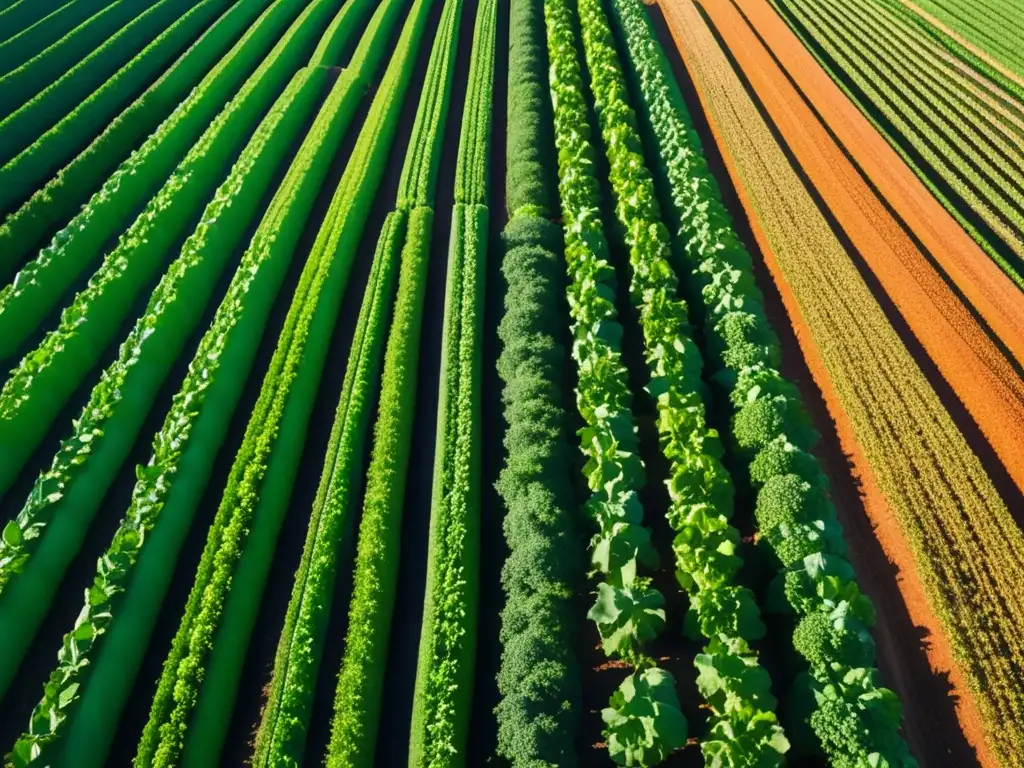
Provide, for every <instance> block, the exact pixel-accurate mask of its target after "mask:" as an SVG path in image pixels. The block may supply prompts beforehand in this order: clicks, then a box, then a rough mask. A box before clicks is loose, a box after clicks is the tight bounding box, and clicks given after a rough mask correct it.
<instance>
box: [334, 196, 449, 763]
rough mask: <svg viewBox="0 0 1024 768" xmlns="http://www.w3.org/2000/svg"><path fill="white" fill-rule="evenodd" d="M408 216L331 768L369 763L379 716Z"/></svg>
mask: <svg viewBox="0 0 1024 768" xmlns="http://www.w3.org/2000/svg"><path fill="white" fill-rule="evenodd" d="M392 215H393V216H403V217H404V216H405V213H404V212H401V213H395V214H392ZM408 221H409V226H408V234H406V233H405V232H404V231H403V232H402V235H403V237H402V238H401V239H399V238H397V237H394V236H392V238H391V241H390V247H392V248H394V247H401V274H400V276H399V282H398V297H397V299H396V301H395V313H394V319H393V321H392V323H391V330H390V331H389V332H388V339H387V350H386V352H385V355H384V375H383V378H382V380H381V393H380V406H379V408H378V409H377V410H378V414H379V416H378V418H377V424H376V426H375V427H374V443H373V453H372V456H371V458H370V466H369V469H368V471H367V477H366V492H365V494H364V498H363V515H362V520H361V522H360V524H359V549H358V552H357V553H356V565H355V576H354V579H353V582H354V585H353V590H352V601H351V603H350V604H349V619H348V632H347V634H346V636H345V655H344V657H343V659H342V663H341V672H340V673H339V675H338V685H337V688H336V691H335V697H334V718H333V721H332V725H331V740H330V744H329V745H328V748H327V760H326V762H327V765H328V766H331V768H353V767H355V766H365V767H366V768H369V766H372V765H374V746H375V745H376V740H377V731H378V726H379V722H380V716H381V711H380V707H381V700H382V698H383V689H384V672H385V667H386V665H387V650H388V637H389V635H390V631H391V617H392V614H393V611H394V605H395V591H396V589H397V581H398V566H399V562H400V559H401V557H400V552H399V546H400V543H401V529H402V525H401V522H402V505H403V503H404V498H405V480H406V470H407V467H408V463H409V451H410V448H411V445H412V425H413V417H414V415H415V408H416V381H417V379H416V371H417V366H418V362H419V340H420V329H421V327H422V315H423V301H424V296H425V294H426V283H427V275H426V271H427V265H428V262H429V257H430V238H431V231H432V228H433V221H434V213H433V211H432V210H431V209H430V208H414V209H413V210H412V211H411V212H410V213H409V214H408Z"/></svg>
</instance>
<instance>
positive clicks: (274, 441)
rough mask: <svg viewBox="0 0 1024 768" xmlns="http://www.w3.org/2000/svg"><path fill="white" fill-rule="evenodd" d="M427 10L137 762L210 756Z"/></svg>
mask: <svg viewBox="0 0 1024 768" xmlns="http://www.w3.org/2000/svg"><path fill="white" fill-rule="evenodd" d="M428 10H429V3H427V2H423V0H418V2H417V3H416V4H415V5H414V6H413V10H412V12H411V15H410V17H409V20H408V21H407V22H406V25H405V27H404V29H403V32H402V35H401V37H400V39H399V41H398V45H397V47H396V49H395V55H394V56H393V58H392V59H391V63H390V64H389V65H388V68H387V71H386V72H385V75H384V78H383V80H382V82H381V85H380V88H379V90H378V91H377V94H376V96H375V97H374V100H373V103H372V105H371V107H370V111H369V114H368V115H367V118H366V121H365V123H364V124H363V128H362V130H361V132H360V134H359V138H358V139H357V140H356V144H355V147H354V148H353V151H352V155H351V157H350V160H349V163H348V165H347V167H346V169H345V172H344V174H343V175H342V178H341V180H340V181H339V183H338V187H337V190H336V192H335V194H334V197H333V199H332V201H331V204H330V207H329V209H328V211H327V215H326V217H325V219H324V223H323V225H322V226H321V228H320V231H319V233H318V235H317V238H316V241H315V242H314V244H313V249H312V251H311V253H310V256H309V258H308V260H307V262H306V265H305V268H304V270H303V273H302V276H301V278H300V281H299V285H298V287H297V288H296V291H295V294H294V297H293V300H292V304H291V307H290V309H289V312H288V316H287V318H286V320H285V325H284V328H283V329H282V332H281V335H280V337H279V339H278V344H277V347H276V349H275V352H274V357H273V359H272V361H271V364H270V367H269V370H268V371H267V374H266V376H265V377H264V380H263V387H262V389H261V391H260V396H259V399H258V401H257V403H256V406H255V408H254V409H253V414H252V417H251V418H250V421H249V425H248V427H247V429H246V434H245V437H244V439H243V442H242V446H241V448H240V449H239V451H238V454H237V455H236V457H235V462H234V465H233V466H232V469H231V473H230V476H229V478H228V484H227V487H226V489H225V491H224V494H223V497H222V501H221V505H220V507H219V509H218V511H217V515H216V518H215V520H214V524H213V526H212V527H211V529H210V533H209V536H208V538H207V544H206V548H205V550H204V552H203V556H202V559H201V561H200V566H199V572H198V574H197V576H196V581H195V584H194V586H193V590H192V594H191V595H190V597H189V601H188V605H187V606H186V612H185V616H184V617H183V619H182V622H181V624H180V626H179V629H178V634H177V635H176V637H175V639H174V642H173V645H172V648H171V653H170V654H169V656H168V658H167V660H166V661H165V664H164V672H163V675H162V676H161V679H160V682H159V685H158V688H157V693H156V696H155V698H154V702H153V707H152V710H151V712H150V718H149V722H148V723H147V725H146V728H145V730H144V732H143V738H142V742H141V744H140V746H139V753H138V755H137V756H136V765H138V766H147V767H148V766H152V765H158V766H162V765H173V764H176V763H177V762H179V761H180V760H183V761H184V762H186V763H192V764H210V763H211V762H216V760H217V757H218V754H219V751H220V747H221V744H222V741H223V737H224V730H225V724H226V721H227V719H228V718H229V717H230V712H231V710H232V709H233V705H234V697H235V693H236V691H237V685H238V679H239V675H240V674H241V666H242V661H243V658H244V655H245V654H244V652H243V651H244V649H245V648H246V647H247V645H248V642H249V639H250V636H251V632H252V627H253V623H254V622H255V618H256V612H257V610H258V607H259V603H260V598H261V596H262V592H263V588H264V586H265V584H266V578H267V572H268V569H269V565H270V561H271V560H272V558H273V552H274V547H275V543H276V539H277V533H278V531H279V529H280V525H281V522H282V517H283V514H284V511H285V510H286V508H287V501H288V497H289V495H290V491H291V487H292V484H293V482H294V479H295V473H296V471H297V465H298V461H299V458H300V456H301V454H302V445H303V443H304V441H305V436H306V430H307V427H308V423H309V415H310V410H311V408H312V403H313V400H314V398H315V393H316V389H317V386H318V383H319V378H320V373H321V370H322V368H323V362H324V358H325V356H326V354H327V348H328V345H329V341H330V336H331V330H332V329H333V327H334V323H335V319H336V317H337V312H338V306H339V303H340V299H341V295H342V294H343V292H344V288H345V285H346V283H347V280H348V275H349V273H350V270H351V266H352V263H353V260H354V256H355V252H356V249H357V248H358V244H359V240H360V238H361V236H362V231H363V228H364V227H365V224H366V218H367V216H368V214H369V209H370V206H371V203H372V200H373V197H374V196H375V194H376V191H377V189H378V187H379V185H380V182H381V181H382V178H383V173H384V169H385V167H386V166H387V158H388V155H389V153H390V150H391V147H392V144H393V140H394V135H395V132H396V130H397V127H398V121H399V118H400V115H401V107H402V103H403V102H404V99H405V95H406V92H407V90H408V85H409V80H410V79H411V75H412V69H413V68H412V66H411V62H412V61H413V60H414V58H415V55H416V52H417V50H418V47H419V43H420V41H421V39H422V36H423V30H424V26H425V21H426V17H427V11H428Z"/></svg>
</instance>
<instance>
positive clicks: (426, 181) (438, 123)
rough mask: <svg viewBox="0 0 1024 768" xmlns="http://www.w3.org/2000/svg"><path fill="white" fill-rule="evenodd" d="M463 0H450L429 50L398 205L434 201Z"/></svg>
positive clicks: (404, 205) (415, 204) (423, 203)
mask: <svg viewBox="0 0 1024 768" xmlns="http://www.w3.org/2000/svg"><path fill="white" fill-rule="evenodd" d="M461 20H462V3H448V2H446V3H445V5H444V9H443V10H442V11H441V20H440V21H439V22H438V27H437V38H436V41H435V43H434V47H433V49H432V50H431V52H430V61H429V62H428V63H427V73H426V76H425V77H424V80H423V90H422V95H421V97H420V105H421V108H419V109H417V110H416V119H415V122H413V125H412V135H411V136H410V137H409V152H408V155H407V158H408V159H407V160H406V162H405V164H404V165H403V166H402V176H401V178H400V179H399V181H398V207H399V208H405V209H406V210H412V209H413V208H418V207H420V206H426V207H432V206H433V205H434V188H435V187H436V186H437V171H438V166H439V165H440V164H441V152H440V146H441V141H442V139H443V138H444V125H445V117H446V116H447V114H448V103H449V102H450V101H451V90H452V78H453V77H454V76H455V55H456V53H457V52H458V46H457V42H458V36H459V22H460V21H461Z"/></svg>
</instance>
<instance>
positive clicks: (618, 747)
mask: <svg viewBox="0 0 1024 768" xmlns="http://www.w3.org/2000/svg"><path fill="white" fill-rule="evenodd" d="M544 14H545V19H546V26H547V41H548V53H549V57H550V61H551V66H550V78H551V101H552V105H553V107H554V124H555V146H556V148H557V149H558V164H559V193H560V196H561V201H562V219H563V227H564V230H565V258H566V262H567V267H568V273H569V287H568V294H569V308H570V315H571V318H572V332H573V359H574V360H575V361H576V364H577V373H578V383H577V387H576V405H577V408H578V409H579V412H580V415H581V416H582V418H583V422H584V424H585V425H586V426H585V427H584V428H583V429H582V430H580V432H579V435H580V438H581V445H580V448H581V450H582V451H583V453H584V455H585V456H586V457H587V463H586V465H585V467H584V474H585V476H586V478H587V484H588V487H589V488H590V491H591V493H592V495H591V497H590V499H589V500H588V501H587V503H586V511H587V513H588V515H589V517H590V518H591V519H592V520H593V521H594V523H595V526H596V528H597V531H596V533H595V534H594V536H593V538H592V540H591V542H590V548H591V564H592V566H593V567H594V572H595V574H600V575H601V576H602V577H603V578H604V580H603V581H601V582H599V583H598V585H597V600H596V602H595V603H594V605H593V607H592V608H591V609H590V612H589V613H588V614H587V616H588V618H590V619H591V620H593V621H594V622H595V623H596V624H597V629H598V632H599V634H600V636H601V640H602V647H603V648H604V652H605V654H606V655H608V656H609V657H616V656H617V657H620V658H622V659H624V660H626V661H628V662H630V663H632V664H633V665H634V666H635V667H636V668H637V669H636V671H635V672H633V673H632V674H631V675H630V676H629V677H627V678H626V679H625V680H624V681H623V683H622V685H621V686H620V687H619V690H618V691H616V692H615V693H614V694H613V695H612V698H611V701H610V702H609V705H610V706H609V707H608V708H606V709H605V710H604V711H603V712H602V718H603V719H604V721H605V723H606V725H607V729H606V730H605V738H606V742H607V744H608V750H609V754H610V756H611V758H612V759H613V760H614V761H615V762H616V763H619V764H620V765H655V764H657V763H659V762H661V761H662V760H664V759H665V758H666V757H667V756H668V754H669V753H670V752H672V751H673V750H674V749H676V748H678V747H681V746H682V745H683V744H684V743H685V742H686V734H687V723H686V718H685V716H684V715H683V713H682V711H681V710H680V708H679V701H678V699H677V697H676V693H675V683H674V680H673V678H672V676H671V675H670V674H669V673H668V672H665V671H664V670H661V669H659V668H658V667H657V666H655V665H654V661H653V660H652V659H650V658H648V657H647V656H645V654H644V653H643V644H644V643H645V642H647V641H648V640H651V639H653V638H654V637H656V636H657V635H658V634H659V633H660V632H661V631H662V630H663V629H664V626H665V611H664V609H663V605H664V602H665V600H664V597H663V595H662V594H661V593H660V592H659V591H658V590H657V589H655V588H653V587H652V586H651V584H650V579H649V578H646V577H642V576H639V575H638V570H639V566H640V565H641V564H643V565H645V566H648V567H656V566H657V564H658V563H657V551H656V550H655V549H654V547H653V545H652V544H651V532H650V529H648V528H646V527H645V526H644V525H643V524H642V519H643V508H642V506H641V504H640V500H639V497H638V495H637V491H638V489H639V488H640V487H641V485H642V484H643V482H644V466H643V462H642V461H641V459H640V456H639V454H638V450H639V438H638V436H637V427H636V423H635V421H634V418H633V414H632V410H631V407H632V394H631V392H630V389H629V381H628V373H627V371H626V367H625V365H624V364H623V362H622V353H621V343H622V326H621V324H620V323H619V321H618V319H617V313H616V309H615V293H616V282H615V270H614V268H613V267H612V265H611V262H610V252H609V248H608V242H607V240H606V239H605V236H604V232H603V229H602V223H601V219H600V194H601V193H600V185H599V183H598V180H597V178H596V176H595V173H594V168H593V162H594V148H593V146H592V145H591V142H590V115H589V112H588V109H587V105H586V102H585V100H584V92H585V91H584V86H583V79H582V68H581V64H580V61H579V58H578V54H577V51H578V50H579V34H578V32H577V30H576V19H575V17H574V16H573V13H572V11H571V10H570V8H569V7H568V5H567V3H566V2H564V0H546V1H545V3H544Z"/></svg>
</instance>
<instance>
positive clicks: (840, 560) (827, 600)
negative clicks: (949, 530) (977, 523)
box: [612, 0, 915, 768]
mask: <svg viewBox="0 0 1024 768" xmlns="http://www.w3.org/2000/svg"><path fill="white" fill-rule="evenodd" d="M612 7H613V8H614V10H615V14H616V18H617V20H618V23H619V26H620V30H621V32H622V36H623V39H624V42H625V44H626V45H625V49H626V51H627V52H628V55H629V59H630V64H631V67H632V70H633V72H634V74H635V78H634V86H635V87H636V90H637V92H638V93H639V94H641V95H642V101H643V103H644V109H643V111H642V117H643V120H644V124H645V126H646V129H647V132H648V137H649V139H650V142H651V143H650V149H651V154H652V156H653V157H656V158H658V162H657V165H656V168H657V171H658V173H659V174H660V176H661V181H662V185H663V192H664V194H663V195H662V197H663V199H664V200H666V201H667V203H668V205H667V213H668V216H669V218H670V220H671V221H672V226H673V229H674V233H675V246H676V259H677V263H678V266H679V267H680V274H682V275H684V276H685V287H686V290H687V292H688V294H689V295H690V296H691V297H692V299H693V302H694V304H695V306H697V307H700V308H701V309H702V311H701V314H702V315H703V325H704V335H705V339H706V344H707V352H708V354H709V361H710V362H711V367H712V370H713V380H714V382H715V384H716V385H717V386H718V387H721V388H722V389H723V390H724V391H725V393H726V394H727V395H728V398H729V401H730V402H731V404H732V408H733V411H734V414H733V418H732V421H731V425H730V426H731V433H732V434H731V437H732V440H733V447H734V450H735V451H736V453H737V455H738V456H739V457H742V458H743V459H744V460H745V461H747V462H749V470H750V480H751V482H752V483H753V485H754V486H755V487H756V488H759V489H760V491H759V493H758V497H757V509H756V517H757V521H758V524H759V527H760V530H761V534H762V535H763V536H764V538H765V540H766V541H767V542H768V544H769V546H770V547H771V548H772V550H773V551H774V552H775V554H776V555H777V557H778V559H779V561H780V562H781V565H782V573H781V576H780V579H779V581H778V582H777V584H776V587H777V589H778V593H777V596H778V597H780V598H781V597H782V594H784V595H785V599H782V600H779V602H780V603H783V604H785V603H788V606H789V609H790V610H792V611H795V612H796V614H797V616H799V617H800V623H799V625H798V627H797V630H796V633H795V634H794V638H793V643H794V646H795V647H796V649H797V651H799V652H800V653H801V654H803V655H804V657H805V658H806V659H807V661H808V663H809V664H810V668H811V674H812V676H813V679H814V683H813V690H814V696H815V699H816V708H815V711H814V713H813V714H812V715H811V717H810V724H811V726H812V728H813V729H814V731H815V733H816V734H817V735H818V738H819V739H820V741H821V744H822V747H823V748H824V750H825V753H826V755H827V756H828V758H829V761H830V763H831V764H832V765H836V766H842V768H852V766H864V765H888V766H913V765H915V762H914V760H913V758H912V757H911V756H910V753H909V751H908V750H907V746H906V744H905V743H904V741H903V740H902V738H901V737H900V736H899V733H898V728H899V722H900V718H901V709H900V704H899V701H898V699H897V698H896V696H895V694H893V693H892V691H890V690H888V689H886V688H882V687H881V686H880V681H879V676H878V671H877V669H875V668H874V666H873V664H874V661H873V660H874V644H873V642H872V640H871V636H870V634H869V632H868V630H869V628H870V627H871V626H872V625H873V624H874V619H875V614H874V610H873V608H872V606H871V602H870V600H869V599H868V598H867V597H866V596H865V595H864V594H863V593H861V591H860V589H859V588H858V586H857V582H856V579H855V574H854V572H853V568H852V567H851V566H850V564H849V562H847V560H846V559H845V552H846V547H845V543H844V541H843V537H842V529H841V528H840V526H839V523H838V520H837V519H836V514H835V509H834V508H833V506H832V504H831V502H830V501H829V499H828V496H827V481H826V479H825V476H824V474H823V473H822V471H821V468H820V466H819V464H818V461H817V459H816V458H815V457H814V455H813V454H811V453H810V452H809V451H810V448H811V447H812V445H813V442H814V439H815V435H814V432H813V429H812V428H811V426H810V422H809V419H808V417H807V414H806V411H805V409H804V406H803V403H802V400H801V397H800V394H799V392H798V391H797V389H796V387H794V386H793V384H792V383H790V382H789V381H788V380H786V379H785V378H783V377H782V375H781V374H780V373H779V370H778V365H779V360H780V357H781V352H780V348H779V343H778V339H777V337H776V336H775V333H774V331H773V330H772V328H771V326H770V324H769V323H768V320H767V318H766V317H765V313H764V304H763V298H762V296H761V293H760V292H759V291H758V289H757V286H756V285H755V283H754V278H753V264H752V261H751V258H750V255H749V254H748V253H747V252H746V250H745V249H744V247H743V245H742V244H741V243H740V241H739V239H738V238H737V236H736V234H735V232H734V231H733V230H732V227H731V222H730V219H729V215H728V213H727V212H726V210H725V208H724V206H723V205H722V202H721V199H720V196H719V193H718V190H717V188H716V186H715V183H714V180H713V178H712V176H711V173H710V171H709V170H708V168H707V165H706V163H705V161H704V158H703V155H702V153H701V148H700V141H699V139H698V138H697V135H696V134H695V133H694V131H693V129H692V124H691V121H690V117H689V114H688V113H687V111H686V108H685V105H684V104H683V101H682V97H681V96H680V94H679V92H678V89H677V86H676V85H675V82H674V80H673V79H672V76H671V73H670V69H669V67H668V62H667V61H666V60H665V58H664V52H663V51H662V50H661V49H660V47H659V46H658V43H657V42H656V39H655V37H654V34H653V31H652V29H651V26H650V21H649V20H648V18H647V16H646V12H645V11H644V9H643V6H642V4H641V3H640V2H639V0H612Z"/></svg>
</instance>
